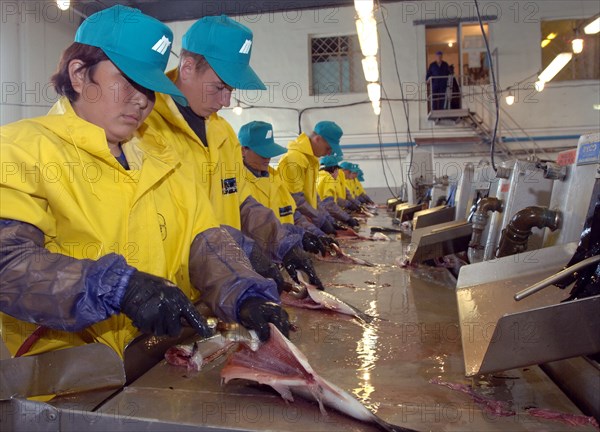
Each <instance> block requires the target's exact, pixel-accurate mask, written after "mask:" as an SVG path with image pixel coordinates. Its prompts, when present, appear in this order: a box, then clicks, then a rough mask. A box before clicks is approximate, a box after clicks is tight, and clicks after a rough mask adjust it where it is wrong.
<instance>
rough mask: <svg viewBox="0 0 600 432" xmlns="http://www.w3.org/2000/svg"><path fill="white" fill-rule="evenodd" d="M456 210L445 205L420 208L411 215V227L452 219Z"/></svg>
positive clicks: (426, 225) (415, 227)
mask: <svg viewBox="0 0 600 432" xmlns="http://www.w3.org/2000/svg"><path fill="white" fill-rule="evenodd" d="M455 213H456V210H455V209H454V207H447V206H445V205H442V206H437V207H432V208H429V209H427V210H421V211H418V212H416V213H415V215H414V216H413V229H418V228H425V227H429V226H432V225H437V224H441V223H443V222H450V221H453V220H454V219H455V218H454V214H455Z"/></svg>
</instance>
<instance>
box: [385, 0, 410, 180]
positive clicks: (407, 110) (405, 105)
mask: <svg viewBox="0 0 600 432" xmlns="http://www.w3.org/2000/svg"><path fill="white" fill-rule="evenodd" d="M377 5H378V7H379V9H382V10H383V9H384V8H382V7H381V2H380V1H379V0H378V1H377ZM381 18H382V22H383V26H384V27H385V31H386V33H387V35H388V38H389V39H390V44H391V47H392V55H393V57H394V66H395V69H396V76H397V78H398V84H399V85H400V95H401V98H402V107H403V108H404V117H405V118H406V135H407V141H408V142H409V143H412V142H413V139H412V134H411V132H410V119H409V116H410V114H409V113H410V107H409V105H408V101H407V100H406V98H405V96H404V87H403V86H402V79H400V70H399V68H398V58H397V56H396V47H395V45H394V39H393V38H392V34H391V33H390V29H389V27H388V25H387V20H386V18H385V13H383V12H382V13H381ZM413 156H414V146H413V145H411V146H410V160H409V163H408V170H409V172H408V174H407V176H406V178H407V180H408V182H409V184H410V186H411V187H412V188H413V190H416V189H417V188H416V187H415V185H414V184H413V182H412V179H411V178H410V171H411V170H412V164H413Z"/></svg>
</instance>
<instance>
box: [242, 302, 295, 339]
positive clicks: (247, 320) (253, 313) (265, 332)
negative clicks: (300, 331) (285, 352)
mask: <svg viewBox="0 0 600 432" xmlns="http://www.w3.org/2000/svg"><path fill="white" fill-rule="evenodd" d="M238 316H239V318H240V324H242V325H243V326H244V327H246V328H249V329H251V330H255V331H256V334H257V335H258V338H259V339H260V340H261V341H263V342H265V341H267V340H268V339H269V337H270V336H271V330H270V329H269V323H273V324H274V325H275V327H277V328H278V329H279V331H281V333H283V335H284V336H285V337H288V336H289V335H290V321H289V316H288V314H287V312H286V311H285V309H283V308H282V307H281V306H280V305H278V304H277V303H274V302H272V301H267V300H265V299H262V298H260V297H249V298H247V299H246V300H244V302H243V303H242V305H241V306H240V310H239V313H238Z"/></svg>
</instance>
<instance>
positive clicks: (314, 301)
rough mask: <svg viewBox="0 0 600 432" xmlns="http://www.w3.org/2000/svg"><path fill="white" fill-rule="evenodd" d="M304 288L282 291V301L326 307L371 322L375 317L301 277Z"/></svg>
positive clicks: (303, 306)
mask: <svg viewBox="0 0 600 432" xmlns="http://www.w3.org/2000/svg"><path fill="white" fill-rule="evenodd" d="M300 282H301V285H302V288H303V289H305V291H304V290H300V291H299V292H298V293H292V292H290V293H288V292H285V291H284V292H283V293H281V302H282V303H283V304H284V305H286V306H293V307H299V308H304V309H326V310H330V311H333V312H337V313H341V314H344V315H350V316H353V317H356V318H358V319H359V320H360V321H363V322H366V323H370V322H371V321H373V319H375V317H374V316H371V315H368V314H366V313H364V312H362V311H361V310H359V309H357V308H355V307H354V306H352V305H350V304H348V303H346V302H345V301H343V300H340V299H339V298H337V297H336V296H334V295H333V294H331V293H328V292H326V291H322V290H319V289H317V287H316V286H314V285H312V284H309V283H307V282H304V281H303V280H302V278H301V279H300Z"/></svg>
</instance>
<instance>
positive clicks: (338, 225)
mask: <svg viewBox="0 0 600 432" xmlns="http://www.w3.org/2000/svg"><path fill="white" fill-rule="evenodd" d="M333 226H334V227H335V229H336V230H340V231H344V230H347V229H348V226H346V225H344V224H343V223H341V222H340V221H337V220H336V221H334V222H333Z"/></svg>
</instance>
